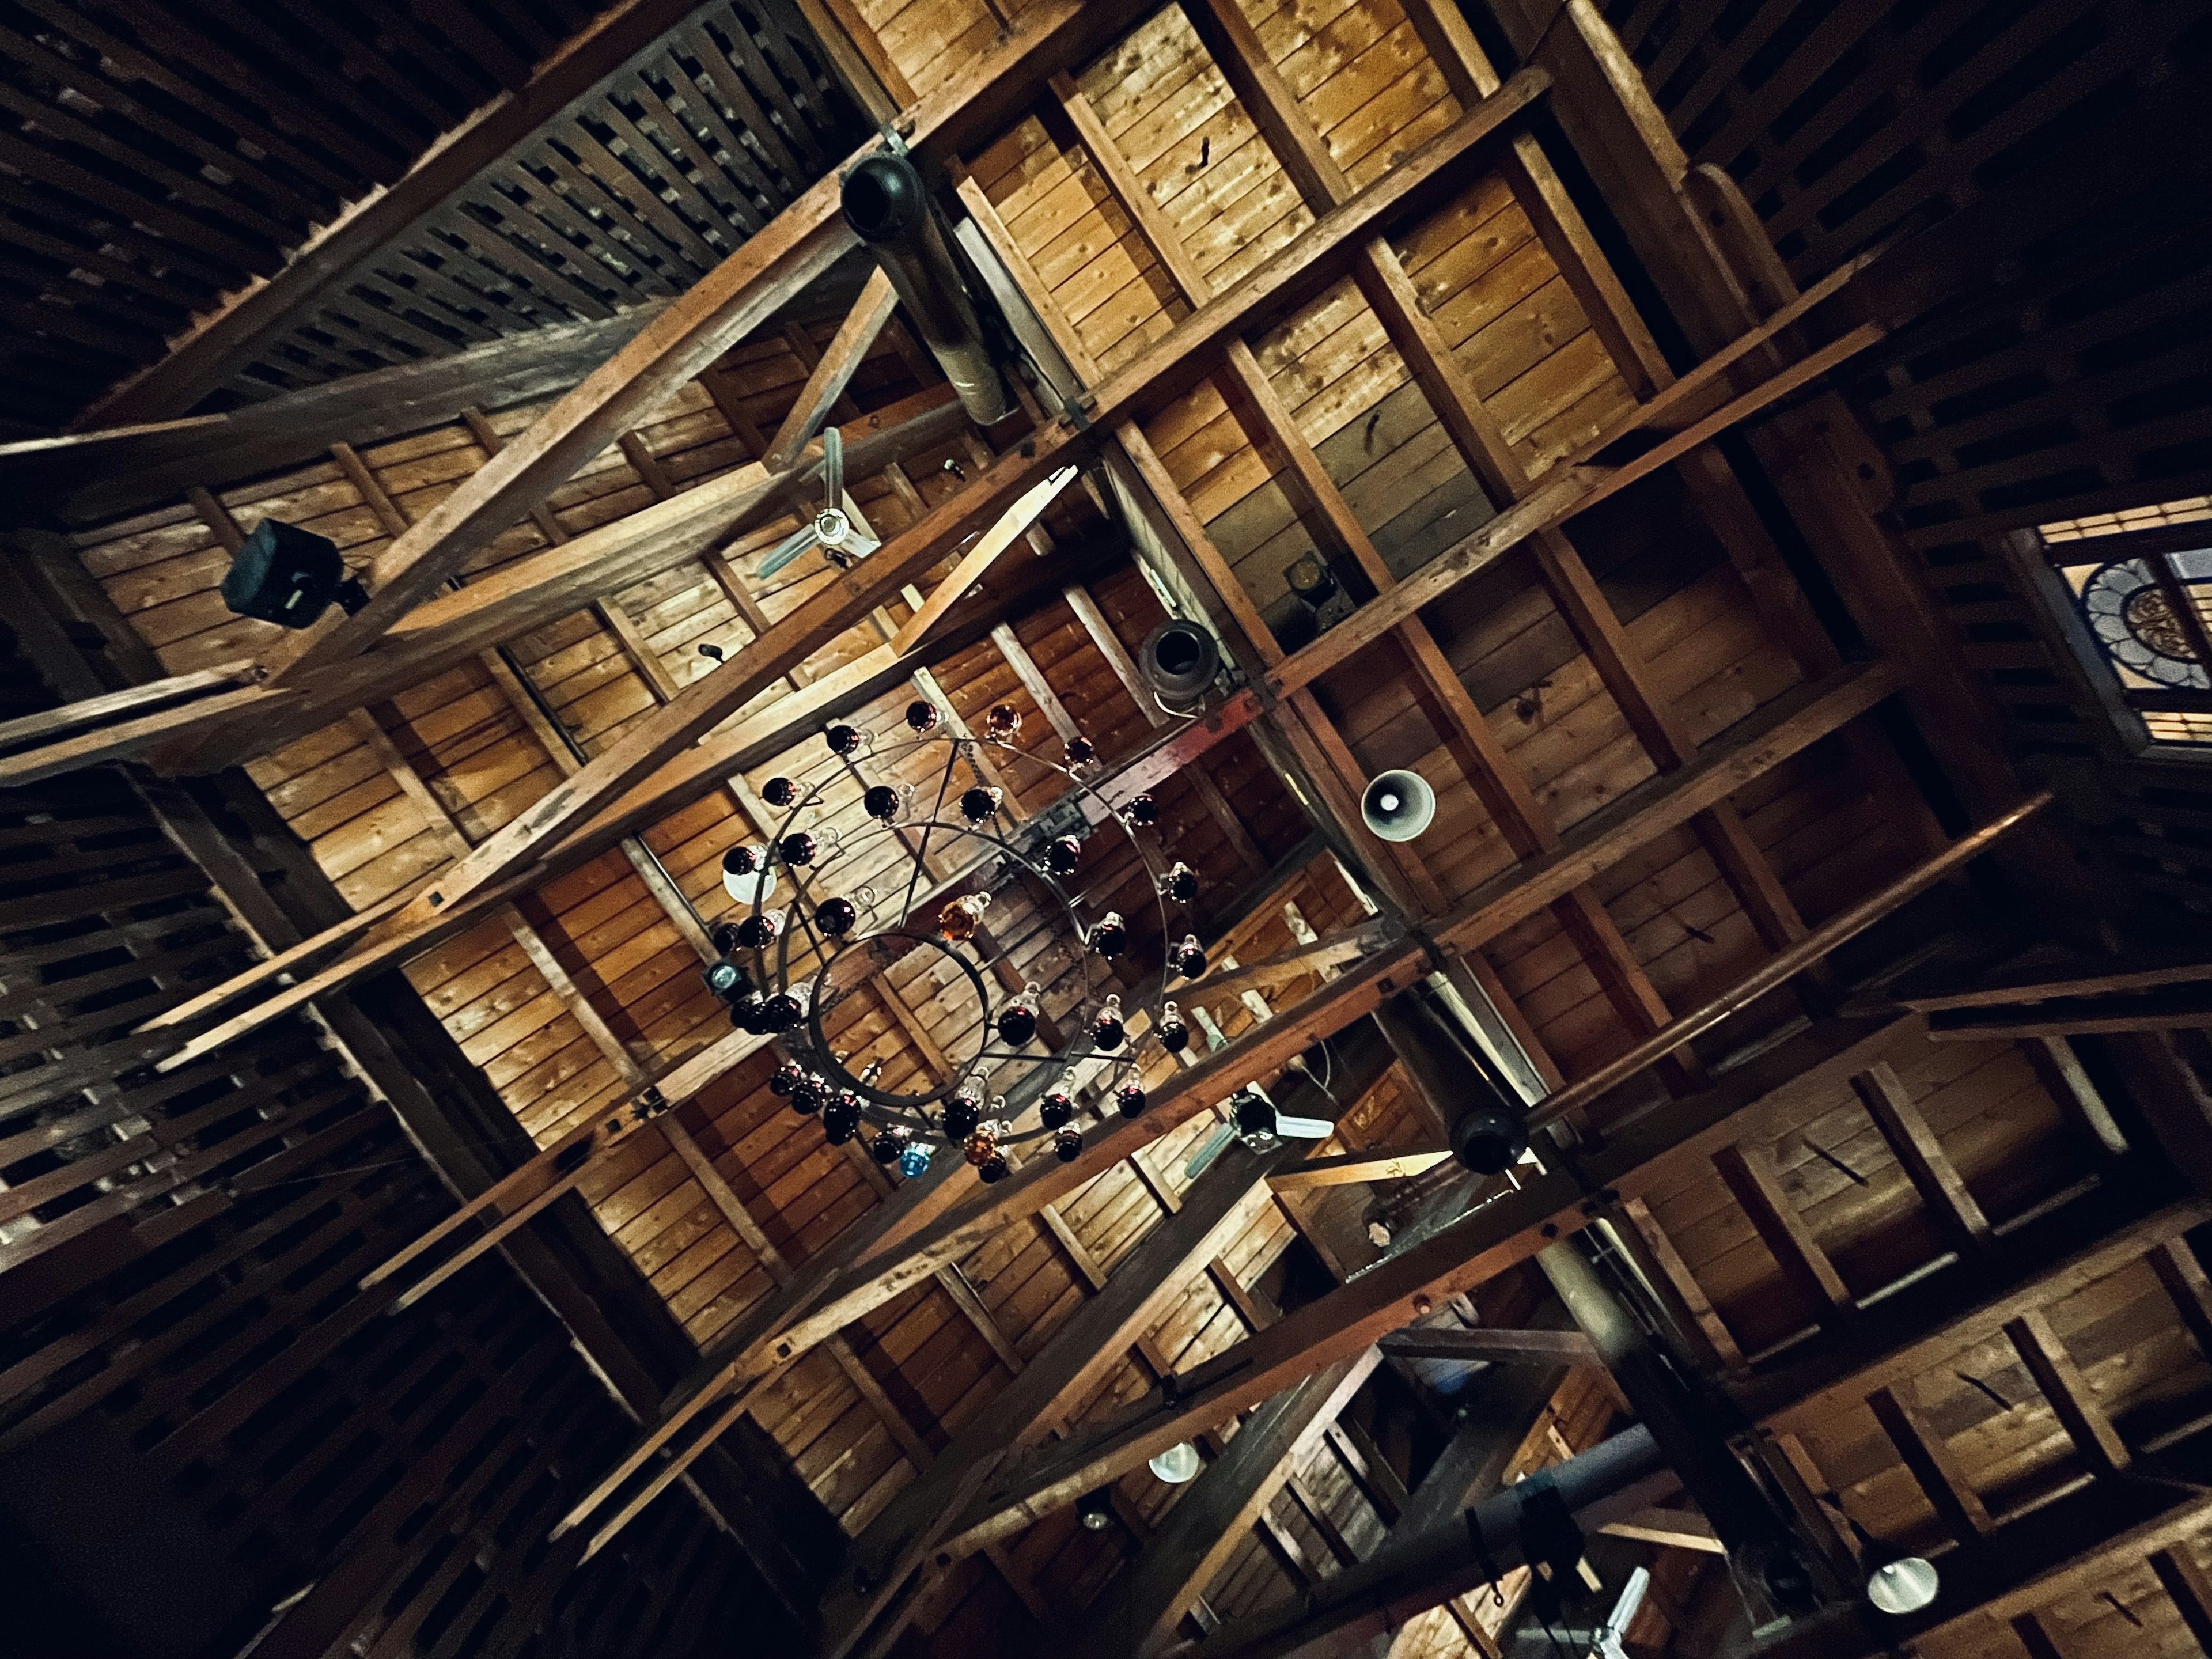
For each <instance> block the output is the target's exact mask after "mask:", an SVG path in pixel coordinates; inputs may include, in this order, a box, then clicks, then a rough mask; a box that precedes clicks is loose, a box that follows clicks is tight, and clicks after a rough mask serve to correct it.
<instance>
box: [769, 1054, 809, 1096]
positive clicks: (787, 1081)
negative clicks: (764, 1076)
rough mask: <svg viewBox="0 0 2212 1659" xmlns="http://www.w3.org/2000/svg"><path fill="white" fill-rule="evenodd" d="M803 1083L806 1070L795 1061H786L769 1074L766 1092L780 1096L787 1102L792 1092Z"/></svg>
mask: <svg viewBox="0 0 2212 1659" xmlns="http://www.w3.org/2000/svg"><path fill="white" fill-rule="evenodd" d="M805 1081H806V1068H805V1066H801V1065H800V1064H799V1062H798V1061H797V1060H785V1061H784V1062H783V1064H782V1065H781V1066H777V1067H776V1068H775V1071H774V1072H773V1073H770V1074H769V1080H768V1091H769V1093H770V1094H772V1095H781V1096H782V1097H784V1098H785V1099H786V1100H788V1099H790V1098H791V1094H792V1091H793V1090H795V1089H796V1088H798V1087H799V1085H800V1084H802V1083H804V1082H805Z"/></svg>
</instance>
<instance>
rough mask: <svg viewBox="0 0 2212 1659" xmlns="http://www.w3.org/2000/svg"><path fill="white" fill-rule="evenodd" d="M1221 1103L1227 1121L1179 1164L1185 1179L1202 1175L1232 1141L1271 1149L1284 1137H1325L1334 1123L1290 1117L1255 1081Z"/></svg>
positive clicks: (1306, 1138)
mask: <svg viewBox="0 0 2212 1659" xmlns="http://www.w3.org/2000/svg"><path fill="white" fill-rule="evenodd" d="M1222 1104H1223V1105H1225V1106H1226V1107H1228V1109H1229V1121H1227V1122H1226V1123H1224V1124H1222V1125H1220V1126H1219V1127H1217V1128H1216V1129H1215V1130H1214V1132H1213V1133H1212V1134H1210V1135H1208V1136H1206V1139H1205V1140H1204V1141H1203V1142H1202V1143H1201V1144H1200V1146H1199V1149H1198V1150H1197V1151H1196V1152H1193V1153H1192V1154H1191V1155H1190V1162H1189V1163H1188V1164H1184V1165H1183V1166H1182V1172H1183V1176H1184V1178H1185V1179H1186V1180H1190V1181H1195V1180H1197V1179H1198V1178H1199V1176H1202V1175H1204V1174H1205V1173H1206V1170H1207V1169H1208V1167H1210V1166H1211V1165H1212V1163H1213V1160H1214V1159H1215V1158H1219V1157H1220V1156H1221V1154H1222V1152H1223V1150H1224V1149H1225V1147H1227V1146H1228V1145H1229V1143H1230V1142H1231V1141H1232V1140H1241V1141H1243V1143H1244V1144H1245V1145H1246V1146H1249V1147H1250V1148H1251V1149H1252V1150H1253V1151H1254V1152H1273V1151H1274V1150H1275V1148H1276V1147H1278V1146H1280V1145H1282V1143H1283V1142H1284V1141H1285V1140H1286V1139H1288V1140H1326V1139H1328V1138H1329V1136H1331V1135H1333V1134H1334V1133H1336V1125H1335V1124H1334V1123H1332V1122H1330V1121H1328V1119H1327V1118H1324V1117H1292V1116H1291V1115H1288V1114H1286V1113H1283V1112H1279V1111H1277V1110H1276V1109H1275V1103H1274V1102H1273V1101H1272V1100H1270V1099H1268V1098H1267V1091H1266V1090H1265V1089H1262V1088H1261V1086H1260V1085H1258V1084H1256V1083H1251V1084H1247V1085H1245V1086H1244V1087H1243V1088H1242V1089H1239V1090H1238V1091H1237V1092H1236V1093H1235V1094H1233V1095H1231V1096H1230V1097H1229V1098H1228V1099H1227V1100H1225V1101H1224V1102H1223V1103H1222Z"/></svg>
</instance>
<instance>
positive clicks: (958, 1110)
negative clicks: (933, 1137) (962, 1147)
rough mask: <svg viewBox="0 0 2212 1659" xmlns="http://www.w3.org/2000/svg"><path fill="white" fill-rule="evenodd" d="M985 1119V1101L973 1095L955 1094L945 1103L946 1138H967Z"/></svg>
mask: <svg viewBox="0 0 2212 1659" xmlns="http://www.w3.org/2000/svg"><path fill="white" fill-rule="evenodd" d="M981 1121H983V1103H982V1102H981V1101H980V1100H978V1099H976V1098H975V1096H973V1095H955V1096H953V1097H952V1098H951V1099H950V1100H948V1101H946V1102H945V1139H947V1140H965V1139H968V1137H969V1135H971V1134H973V1133H975V1126H976V1125H977V1124H978V1123H981Z"/></svg>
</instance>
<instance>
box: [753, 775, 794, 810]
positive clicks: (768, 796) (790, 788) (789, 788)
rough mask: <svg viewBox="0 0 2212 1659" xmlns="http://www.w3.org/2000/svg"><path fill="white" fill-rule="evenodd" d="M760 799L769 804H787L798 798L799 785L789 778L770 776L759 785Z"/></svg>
mask: <svg viewBox="0 0 2212 1659" xmlns="http://www.w3.org/2000/svg"><path fill="white" fill-rule="evenodd" d="M761 799H763V800H764V801H766V802H767V803H768V804H769V805H770V806H788V805H791V804H792V802H793V801H795V800H797V799H799V786H798V785H797V784H795V783H793V781H791V780H790V779H789V778H770V779H769V781H767V782H766V783H764V784H763V785H761Z"/></svg>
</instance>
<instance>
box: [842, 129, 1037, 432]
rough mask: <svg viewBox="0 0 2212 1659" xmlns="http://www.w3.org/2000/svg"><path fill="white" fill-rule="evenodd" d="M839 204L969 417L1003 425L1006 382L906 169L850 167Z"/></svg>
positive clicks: (895, 158)
mask: <svg viewBox="0 0 2212 1659" xmlns="http://www.w3.org/2000/svg"><path fill="white" fill-rule="evenodd" d="M842 200H843V204H844V210H845V222H846V223H847V224H848V225H850V226H851V227H852V228H853V232H854V234H855V235H857V236H858V237H859V238H860V240H862V241H863V242H865V243H866V244H867V246H868V252H871V253H872V254H874V255H875V256H876V263H877V264H879V265H881V266H882V267H883V269H884V275H885V276H889V277H890V279H891V286H892V287H893V288H894V289H896V290H897V291H898V296H899V303H900V304H901V305H902V306H904V307H906V312H907V315H908V316H909V317H911V318H913V319H914V322H915V327H916V328H918V329H919V330H920V331H921V339H922V343H923V344H924V345H927V347H928V348H929V349H930V353H931V355H932V356H934V357H935V358H936V359H937V362H938V366H939V368H943V369H944V371H945V379H947V380H950V381H951V382H952V390H953V391H954V392H956V393H957V394H958V396H959V398H960V403H961V406H962V407H963V408H964V409H965V410H967V411H968V415H969V419H971V420H973V421H974V422H975V424H976V425H978V426H994V425H996V424H997V423H998V422H1000V421H1003V420H1005V419H1006V416H1007V415H1008V414H1009V413H1010V412H1011V410H1010V406H1009V405H1008V404H1007V401H1006V383H1005V381H1003V380H1000V377H999V370H998V366H997V365H996V364H994V362H992V361H991V354H990V352H989V351H988V350H987V349H986V348H985V347H984V344H983V331H982V329H981V325H979V324H978V323H977V321H976V318H975V302H974V301H972V300H971V299H970V298H969V294H968V287H967V284H966V283H963V282H962V281H961V280H960V268H959V267H958V266H957V265H956V264H953V262H952V254H951V250H950V249H949V248H947V247H946V246H945V233H944V232H943V231H942V230H941V229H940V228H939V226H938V222H937V216H936V214H934V213H933V212H932V211H931V210H930V205H929V192H928V191H927V190H926V189H924V188H923V185H922V182H921V173H919V172H917V171H916V170H915V165H914V163H913V162H912V161H909V160H908V158H907V157H905V156H904V155H887V154H883V153H878V154H877V155H871V156H868V157H866V159H865V160H863V161H859V162H856V163H855V164H854V167H853V168H852V170H851V171H850V172H848V173H846V175H845V182H844V187H843V191H842Z"/></svg>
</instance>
